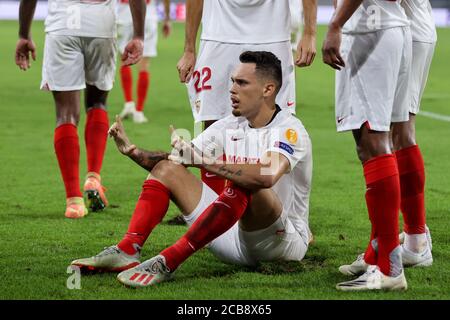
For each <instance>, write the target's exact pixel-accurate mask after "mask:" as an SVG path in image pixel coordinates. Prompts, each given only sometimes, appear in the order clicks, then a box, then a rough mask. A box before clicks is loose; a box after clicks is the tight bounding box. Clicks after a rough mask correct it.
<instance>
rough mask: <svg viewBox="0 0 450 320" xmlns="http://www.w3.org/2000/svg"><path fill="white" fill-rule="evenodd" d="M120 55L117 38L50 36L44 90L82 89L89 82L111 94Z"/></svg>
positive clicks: (43, 68) (45, 48)
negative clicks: (117, 55)
mask: <svg viewBox="0 0 450 320" xmlns="http://www.w3.org/2000/svg"><path fill="white" fill-rule="evenodd" d="M116 53H117V48H116V41H115V39H113V38H92V37H78V36H65V35H53V34H51V33H47V35H46V36H45V46H44V62H43V66H42V82H41V89H42V90H51V91H72V90H82V89H85V88H86V83H87V84H89V85H92V86H96V87H97V88H98V89H100V90H103V91H109V90H111V89H112V87H113V83H114V77H115V73H116Z"/></svg>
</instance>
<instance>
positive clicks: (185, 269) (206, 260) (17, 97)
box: [0, 0, 450, 299]
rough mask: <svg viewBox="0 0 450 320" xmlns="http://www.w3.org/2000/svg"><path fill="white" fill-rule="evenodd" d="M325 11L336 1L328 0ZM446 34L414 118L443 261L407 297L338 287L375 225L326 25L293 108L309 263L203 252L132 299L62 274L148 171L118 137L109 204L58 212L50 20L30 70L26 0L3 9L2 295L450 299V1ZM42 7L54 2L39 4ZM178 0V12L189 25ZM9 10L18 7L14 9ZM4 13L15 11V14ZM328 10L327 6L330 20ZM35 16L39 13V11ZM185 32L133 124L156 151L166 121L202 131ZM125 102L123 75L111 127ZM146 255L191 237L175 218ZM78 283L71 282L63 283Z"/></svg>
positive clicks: (108, 228)
mask: <svg viewBox="0 0 450 320" xmlns="http://www.w3.org/2000/svg"><path fill="white" fill-rule="evenodd" d="M319 3H320V4H321V5H322V6H323V7H321V9H320V11H319V12H327V11H326V10H329V9H327V7H326V6H327V5H328V6H329V4H330V3H331V1H319ZM432 3H433V5H434V6H435V17H437V22H438V24H439V25H440V26H442V27H440V28H439V29H438V44H437V47H436V53H435V57H434V61H433V65H432V68H431V71H430V77H429V81H428V86H427V89H426V91H425V95H424V98H423V103H422V111H423V112H421V116H419V117H418V119H417V136H418V141H419V143H420V146H421V148H422V150H423V153H424V158H425V162H426V170H427V189H426V191H427V194H426V203H427V213H428V224H429V226H430V228H431V230H432V235H433V240H434V242H433V256H434V259H435V262H434V265H433V266H432V267H431V268H428V269H414V270H411V269H408V270H407V271H406V275H407V279H408V284H409V290H408V291H407V292H404V293H380V292H377V293H371V292H368V293H367V292H366V293H358V294H357V293H350V294H343V293H340V292H337V291H336V290H335V289H334V285H335V283H336V282H339V281H342V280H344V279H345V277H343V276H341V275H340V274H339V273H338V272H337V267H338V266H339V265H340V264H342V263H346V262H349V261H352V260H353V259H354V258H355V256H356V254H357V253H358V252H360V251H361V250H363V249H364V247H365V244H366V241H367V235H368V233H369V228H370V227H369V222H368V219H367V212H366V208H365V203H364V200H363V199H364V181H363V178H362V174H361V173H362V170H361V168H360V165H359V163H358V161H357V158H356V155H355V152H354V145H353V141H352V138H351V136H350V135H349V134H337V133H336V132H335V125H334V109H333V96H334V86H333V83H334V76H333V72H332V71H331V69H329V68H328V67H326V66H325V65H323V63H322V62H321V55H320V46H321V43H322V40H323V36H324V33H325V31H326V29H325V27H324V26H320V27H319V28H318V39H317V48H318V52H319V53H318V55H317V57H316V61H315V63H314V65H313V66H312V67H311V68H308V69H297V71H298V72H297V81H298V82H297V95H298V101H297V103H298V105H297V113H298V116H299V117H300V119H301V120H302V121H303V123H304V124H305V126H306V128H307V130H308V131H309V133H310V135H311V138H312V141H313V148H314V178H313V191H312V194H311V211H310V221H311V228H312V231H313V233H314V236H315V242H314V244H313V245H312V246H311V247H310V249H309V251H308V253H307V255H306V258H305V260H304V261H303V262H302V263H300V264H297V263H284V264H279V263H265V264H262V265H261V266H260V267H258V268H257V269H256V270H250V269H247V268H241V267H235V266H228V265H224V264H222V263H220V262H219V261H218V260H216V259H215V258H214V257H213V256H212V255H211V254H210V253H209V252H208V251H206V250H203V251H201V252H199V253H198V254H196V255H195V256H194V257H192V259H190V260H189V261H188V262H187V263H186V264H184V265H183V266H182V267H181V268H180V270H178V271H177V275H176V280H175V281H174V282H171V283H167V284H163V285H162V286H160V287H158V288H150V289H148V290H128V289H125V288H123V287H122V286H120V285H119V283H118V282H117V281H116V280H115V277H114V275H110V274H101V275H96V276H86V277H84V276H83V277H82V278H81V282H80V285H81V287H80V289H70V277H71V276H72V275H73V274H71V273H67V266H68V264H69V263H70V261H71V260H73V259H75V258H78V257H84V256H90V255H93V254H95V253H97V252H99V251H100V250H101V249H102V248H103V247H104V246H108V245H111V244H114V243H116V242H117V241H118V240H119V239H120V238H121V236H122V234H123V232H124V231H125V230H126V227H127V225H128V221H129V217H130V215H131V213H132V211H133V208H134V204H135V201H136V199H137V197H138V195H139V192H140V186H141V184H142V182H143V180H144V178H145V176H146V172H145V171H144V170H143V169H141V168H139V167H137V166H136V165H134V163H132V162H131V161H129V160H128V159H126V158H124V157H123V156H121V155H120V154H119V153H118V152H117V151H116V149H115V146H114V144H113V143H112V142H111V141H109V142H108V147H107V152H106V155H105V161H104V167H103V171H102V175H103V179H104V183H105V185H106V186H107V187H108V189H109V191H108V196H109V199H110V202H111V206H110V208H108V209H107V210H106V211H104V212H102V213H92V214H90V215H89V216H88V217H87V218H85V219H81V220H77V221H72V220H68V219H65V218H64V216H63V209H64V201H63V200H64V198H63V197H64V190H63V185H62V181H61V178H60V174H59V171H58V168H57V163H56V158H55V156H54V151H53V130H54V121H55V116H54V107H53V102H52V98H51V95H50V94H48V93H45V92H41V91H39V89H38V87H39V83H40V72H41V63H42V49H43V40H44V32H43V23H42V21H36V22H34V23H33V27H32V28H33V29H32V30H33V32H32V33H33V38H34V40H35V42H36V45H37V50H38V51H37V52H38V59H37V61H36V62H34V63H33V66H32V68H31V70H29V71H27V72H26V73H24V72H21V71H19V70H18V68H17V67H16V66H15V65H14V61H13V56H14V48H15V42H16V41H17V29H18V25H17V21H16V20H15V19H16V17H17V9H16V8H17V1H10V0H9V1H0V20H2V21H0V39H2V41H1V42H0V59H1V60H0V70H1V71H0V73H1V77H0V115H1V120H0V122H1V134H0V163H1V166H0V177H1V184H0V240H1V241H0V244H1V245H0V270H2V272H1V273H0V283H1V290H0V299H450V294H449V292H450V242H449V241H450V240H449V236H448V231H449V230H450V222H449V219H448V217H449V214H450V184H449V172H450V139H449V136H450V107H449V101H450V80H449V77H448V74H449V71H450V67H449V63H448V58H449V57H450V29H448V28H445V27H444V26H446V25H447V26H448V25H449V24H450V23H449V21H450V14H449V10H450V9H449V8H450V1H444V0H436V1H432ZM40 5H44V6H45V1H40ZM182 5H183V3H182V1H174V4H173V8H172V17H173V18H176V17H177V16H178V18H179V19H178V20H180V21H182V20H183V19H182V17H183V7H182ZM9 6H12V7H9ZM9 8H15V9H14V10H15V11H14V10H13V11H10V9H9ZM324 10H325V11H324ZM37 14H39V12H37ZM183 37H184V24H183V23H174V30H173V34H172V36H171V37H170V38H169V39H163V38H162V37H161V36H160V41H159V46H158V50H159V55H158V57H157V58H155V59H154V60H153V61H152V66H151V70H152V80H151V87H150V91H149V97H148V101H147V105H146V109H145V112H146V114H147V115H148V117H149V119H150V122H149V123H148V124H146V125H135V124H133V123H131V122H126V123H125V125H126V128H127V131H128V133H129V136H130V137H131V139H132V141H133V142H134V143H136V144H138V145H139V146H142V147H144V148H147V149H161V150H169V136H168V130H167V128H168V126H169V124H174V125H175V126H177V127H179V128H186V129H188V130H191V131H192V130H193V123H192V116H191V112H190V108H189V106H188V102H187V95H186V90H185V87H184V86H183V85H182V84H180V83H179V81H178V77H177V72H176V69H175V65H176V63H177V61H178V59H179V57H180V56H181V53H182V48H183ZM121 107H122V92H121V90H120V85H119V82H118V78H117V79H116V83H115V88H114V89H113V90H112V92H111V95H110V99H109V110H110V120H112V119H113V116H114V114H117V113H118V112H119V111H120V110H121ZM84 121H85V118H84V115H82V118H81V121H80V128H79V134H80V145H81V158H80V160H81V161H80V165H81V168H80V173H81V174H83V173H84V172H85V169H86V168H85V161H84V159H85V153H84V147H83V142H82V141H83V140H82V139H83V129H82V128H83V125H84ZM176 212H177V210H176V208H175V207H174V206H171V207H170V210H169V213H168V215H167V216H166V218H165V219H164V222H163V224H162V225H161V227H159V228H157V229H156V230H155V231H154V233H153V234H152V235H151V237H150V239H149V241H148V242H147V244H146V246H145V247H144V250H143V257H144V258H148V257H151V256H153V255H154V254H155V253H157V252H159V251H160V250H161V249H163V248H165V247H166V246H167V245H169V244H171V243H172V242H173V241H175V240H176V239H177V238H178V236H179V235H180V234H181V233H182V232H183V231H184V230H185V227H183V226H171V225H168V224H167V221H168V220H169V219H170V218H172V217H174V216H175V215H176ZM68 283H69V285H68Z"/></svg>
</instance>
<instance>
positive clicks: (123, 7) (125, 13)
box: [117, 0, 158, 25]
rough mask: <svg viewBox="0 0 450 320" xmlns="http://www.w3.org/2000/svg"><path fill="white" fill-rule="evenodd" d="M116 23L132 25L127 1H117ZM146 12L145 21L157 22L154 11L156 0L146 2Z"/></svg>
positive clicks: (156, 15) (155, 11) (156, 13)
mask: <svg viewBox="0 0 450 320" xmlns="http://www.w3.org/2000/svg"><path fill="white" fill-rule="evenodd" d="M117 2H118V3H117V23H118V24H124V25H129V24H133V18H132V16H131V11H130V4H129V0H117ZM146 2H147V11H146V13H145V20H146V21H157V20H158V12H157V10H156V0H146Z"/></svg>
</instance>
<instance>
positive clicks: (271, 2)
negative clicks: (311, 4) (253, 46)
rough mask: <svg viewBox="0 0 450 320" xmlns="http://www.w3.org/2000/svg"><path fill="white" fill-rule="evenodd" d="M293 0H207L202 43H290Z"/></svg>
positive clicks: (203, 17)
mask: <svg viewBox="0 0 450 320" xmlns="http://www.w3.org/2000/svg"><path fill="white" fill-rule="evenodd" d="M290 19H291V18H290V13H289V0H205V1H203V16H202V35H201V39H202V40H211V41H218V42H225V43H247V44H250V43H271V42H281V41H289V40H290V24H291V23H290V21H291V20H290Z"/></svg>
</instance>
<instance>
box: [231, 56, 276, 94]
mask: <svg viewBox="0 0 450 320" xmlns="http://www.w3.org/2000/svg"><path fill="white" fill-rule="evenodd" d="M239 61H241V62H242V63H254V64H255V65H256V72H257V73H259V74H260V75H261V76H263V77H265V78H270V79H272V80H274V81H275V84H276V86H277V87H276V91H275V92H276V93H278V92H279V91H280V88H281V86H282V85H283V76H282V72H281V61H280V59H278V58H277V56H276V55H274V54H273V53H272V52H268V51H245V52H242V53H241V55H240V56H239Z"/></svg>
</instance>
